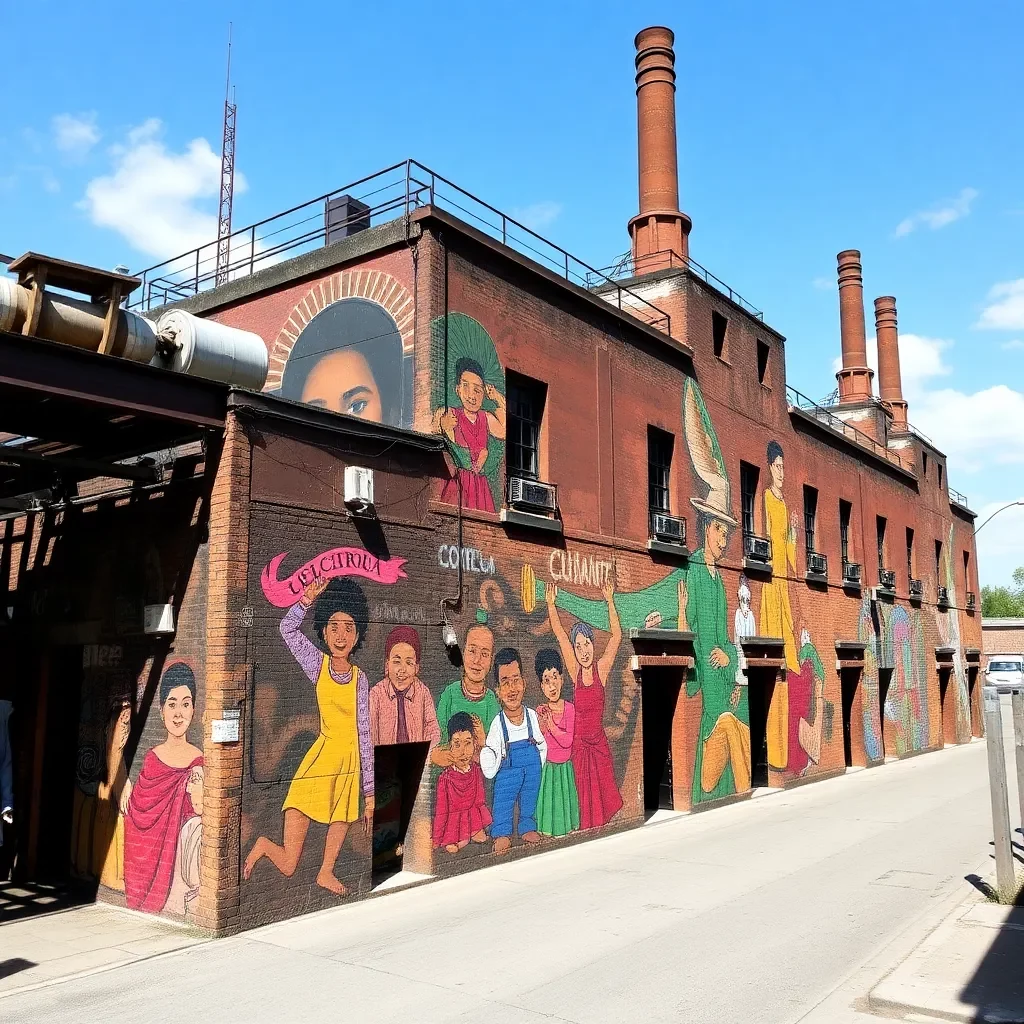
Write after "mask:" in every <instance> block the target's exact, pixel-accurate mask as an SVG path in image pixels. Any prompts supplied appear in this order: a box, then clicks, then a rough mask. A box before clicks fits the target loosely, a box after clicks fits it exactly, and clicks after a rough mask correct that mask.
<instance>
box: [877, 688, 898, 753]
mask: <svg viewBox="0 0 1024 1024" xmlns="http://www.w3.org/2000/svg"><path fill="white" fill-rule="evenodd" d="M893 671H894V669H891V668H880V669H879V670H878V727H879V728H880V729H881V731H882V756H883V757H884V756H885V755H886V754H887V753H888V750H889V742H888V741H889V737H888V736H887V735H886V732H887V726H886V723H885V703H886V701H887V700H888V699H889V687H890V686H891V685H892V674H893ZM893 749H895V744H893Z"/></svg>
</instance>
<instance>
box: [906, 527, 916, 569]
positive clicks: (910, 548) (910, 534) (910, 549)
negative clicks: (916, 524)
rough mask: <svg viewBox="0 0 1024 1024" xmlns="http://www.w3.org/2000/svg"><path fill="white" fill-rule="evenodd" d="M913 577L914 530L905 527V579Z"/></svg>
mask: <svg viewBox="0 0 1024 1024" xmlns="http://www.w3.org/2000/svg"><path fill="white" fill-rule="evenodd" d="M913 578H914V531H913V530H912V529H911V528H910V527H909V526H908V527H907V579H908V580H912V579H913Z"/></svg>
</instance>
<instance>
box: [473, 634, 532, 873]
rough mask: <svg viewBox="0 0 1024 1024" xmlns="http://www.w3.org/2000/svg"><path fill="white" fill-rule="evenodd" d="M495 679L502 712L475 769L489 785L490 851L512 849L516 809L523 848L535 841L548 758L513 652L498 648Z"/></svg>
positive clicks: (516, 654) (519, 659) (519, 662)
mask: <svg viewBox="0 0 1024 1024" xmlns="http://www.w3.org/2000/svg"><path fill="white" fill-rule="evenodd" d="M494 676H495V682H496V689H497V694H498V701H499V702H500V703H501V710H500V711H499V712H498V715H497V717H496V718H495V719H494V721H493V722H492V723H491V727H490V729H488V731H487V743H486V745H485V746H484V747H483V749H482V750H481V751H480V769H481V771H483V773H484V776H485V777H486V778H488V779H493V780H494V823H493V825H492V827H491V835H492V836H493V837H494V852H495V853H497V854H502V853H508V851H509V849H510V847H511V846H512V817H513V813H514V811H515V808H516V805H518V807H519V821H518V829H519V836H520V838H521V839H522V840H523V842H524V843H537V842H540V833H539V832H538V831H537V819H536V811H537V796H538V795H539V793H540V777H541V771H542V770H543V767H544V761H545V759H546V757H547V741H546V740H545V739H544V734H543V733H542V732H541V729H540V722H539V721H538V720H537V713H536V712H535V711H534V710H533V709H532V708H528V707H525V706H524V704H523V697H524V696H525V694H526V681H525V680H524V679H523V659H522V657H521V656H520V654H519V652H518V651H517V650H516V649H515V648H513V647H503V648H502V649H501V650H500V651H498V653H497V655H496V656H495V659H494Z"/></svg>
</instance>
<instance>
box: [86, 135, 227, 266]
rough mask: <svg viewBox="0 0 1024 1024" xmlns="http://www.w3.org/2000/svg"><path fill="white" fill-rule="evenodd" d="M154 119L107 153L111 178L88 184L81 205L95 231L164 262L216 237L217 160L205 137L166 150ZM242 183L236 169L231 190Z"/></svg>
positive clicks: (218, 175) (93, 180) (218, 186)
mask: <svg viewBox="0 0 1024 1024" xmlns="http://www.w3.org/2000/svg"><path fill="white" fill-rule="evenodd" d="M162 133H163V125H162V124H161V122H160V121H159V120H158V119H157V118H150V119H149V120H148V121H146V122H144V123H143V124H141V125H139V126H138V127H136V128H133V129H132V130H131V131H130V132H129V133H128V135H127V137H126V140H125V142H124V143H123V144H118V145H116V146H113V147H112V148H111V149H110V156H111V160H112V164H113V167H112V170H111V173H110V174H106V175H103V176H101V177H98V178H93V179H92V181H90V182H89V183H88V185H86V188H85V197H84V198H83V199H82V200H81V201H80V203H79V206H80V207H81V208H82V209H84V210H85V211H86V212H87V213H88V215H89V218H90V220H92V222H93V223H94V224H96V225H98V226H99V227H106V228H111V229H112V230H114V231H116V232H117V233H118V234H120V235H121V236H122V237H123V238H124V239H125V240H126V241H127V242H128V243H129V244H130V245H132V246H133V247H134V248H135V249H137V250H138V251H139V252H142V253H145V254H146V255H147V256H152V257H155V258H157V259H165V258H168V257H170V256H175V255H178V254H179V253H183V252H187V251H188V250H190V249H195V248H197V247H199V246H200V245H203V244H204V243H207V242H212V241H213V240H214V239H216V237H217V216H216V213H215V212H214V211H215V209H216V201H217V198H218V196H219V193H220V157H219V156H218V155H217V154H216V153H215V152H214V151H213V149H212V148H211V147H210V144H209V142H207V140H206V139H193V140H192V141H191V142H190V143H188V145H187V146H185V148H184V149H183V150H182V151H181V152H174V151H172V150H169V149H168V148H167V146H166V145H165V143H164V141H163V139H162ZM244 189H245V179H244V178H243V177H242V175H241V174H240V173H238V172H237V171H236V174H235V192H236V194H237V193H239V192H242V191H244Z"/></svg>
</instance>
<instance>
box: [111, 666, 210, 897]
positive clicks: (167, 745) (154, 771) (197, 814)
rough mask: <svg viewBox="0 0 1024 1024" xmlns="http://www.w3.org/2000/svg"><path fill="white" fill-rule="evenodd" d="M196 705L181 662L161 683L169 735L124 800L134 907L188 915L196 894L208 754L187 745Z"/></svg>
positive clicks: (127, 876)
mask: <svg viewBox="0 0 1024 1024" xmlns="http://www.w3.org/2000/svg"><path fill="white" fill-rule="evenodd" d="M195 707H196V678H195V675H194V674H193V672H192V669H191V668H189V666H188V665H186V664H184V663H183V662H176V663H175V664H173V665H171V666H170V667H169V668H168V669H167V671H166V672H164V675H163V678H162V679H161V680H160V715H161V717H162V719H163V723H164V728H165V729H166V730H167V738H166V739H165V740H164V742H163V743H159V744H157V746H155V747H153V749H152V750H149V751H147V753H146V756H145V757H144V758H143V760H142V771H141V772H140V773H139V777H138V779H137V780H136V782H135V784H134V785H132V784H131V782H130V781H129V780H127V779H126V780H125V785H124V790H123V792H122V797H121V800H122V807H123V808H124V895H125V903H127V905H128V906H129V907H131V908H132V909H133V910H147V911H150V912H151V913H158V912H160V911H164V912H166V913H169V914H176V915H178V916H184V915H185V913H186V912H187V910H188V909H189V906H190V904H191V903H192V901H193V900H194V899H195V897H196V895H197V894H198V892H199V848H200V845H201V839H202V813H203V752H202V751H201V750H200V749H199V748H198V747H194V746H193V745H192V744H191V743H189V741H188V730H189V726H190V725H191V724H192V717H193V715H194V714H195Z"/></svg>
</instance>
